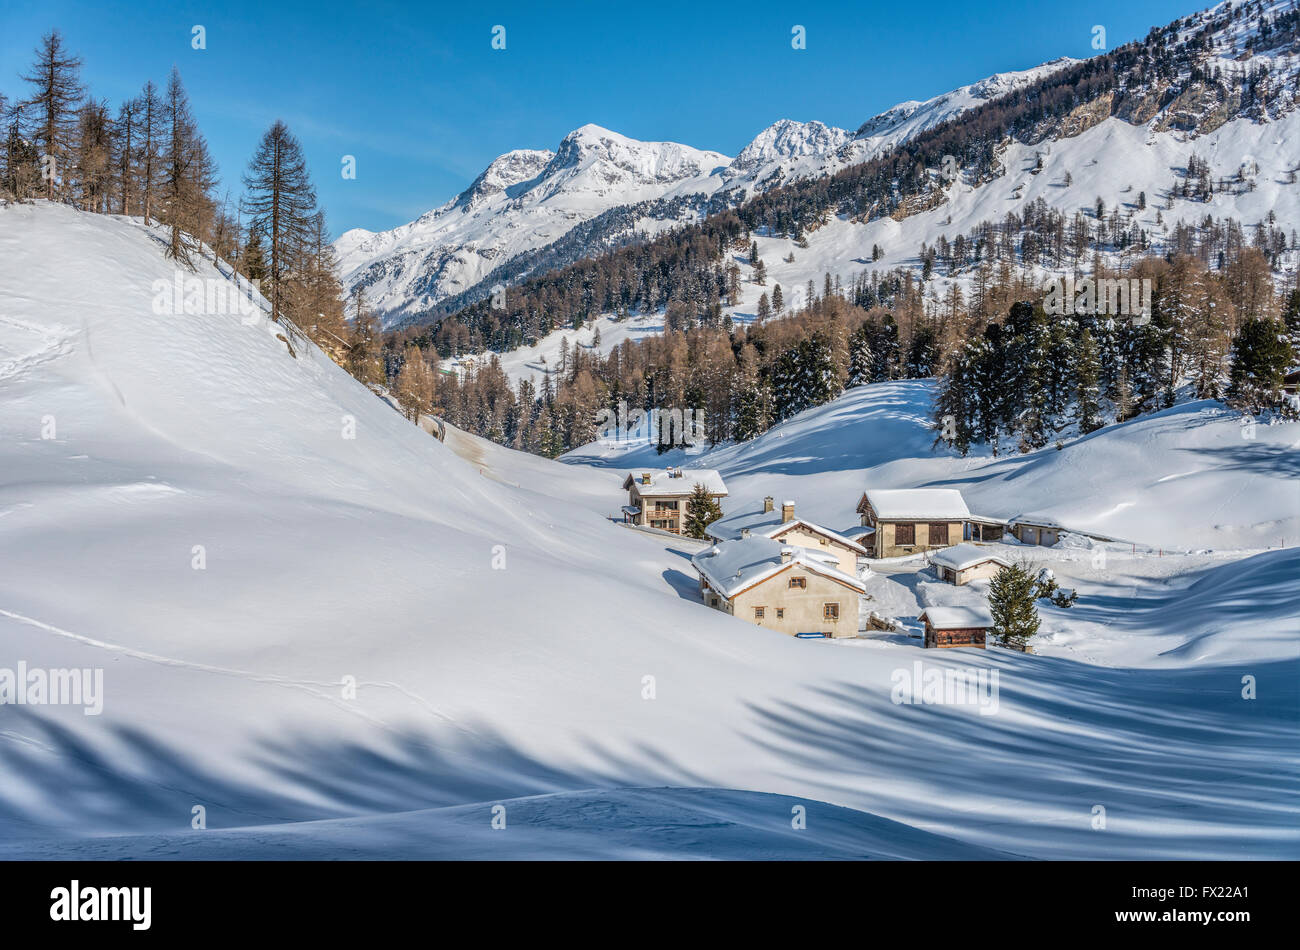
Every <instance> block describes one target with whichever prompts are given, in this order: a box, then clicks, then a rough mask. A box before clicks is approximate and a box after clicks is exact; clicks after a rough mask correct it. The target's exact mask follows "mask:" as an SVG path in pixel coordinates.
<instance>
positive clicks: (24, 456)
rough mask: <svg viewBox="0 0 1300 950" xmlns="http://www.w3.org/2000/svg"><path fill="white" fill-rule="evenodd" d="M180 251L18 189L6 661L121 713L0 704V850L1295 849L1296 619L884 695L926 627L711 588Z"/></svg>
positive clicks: (1257, 575) (1251, 582) (1206, 599)
mask: <svg viewBox="0 0 1300 950" xmlns="http://www.w3.org/2000/svg"><path fill="white" fill-rule="evenodd" d="M181 276H182V277H183V278H185V277H197V278H201V279H208V280H214V281H221V280H222V279H223V278H222V276H221V275H220V274H218V273H217V272H216V271H215V270H214V269H213V268H212V266H211V265H210V264H208V263H201V264H199V265H198V269H197V271H196V273H195V274H182V275H181ZM175 277H176V272H175V270H174V268H173V266H172V265H171V264H170V263H169V262H168V261H167V260H166V259H165V258H164V256H163V244H162V243H161V242H160V241H159V240H158V237H157V236H156V235H155V234H152V233H150V232H149V231H147V230H146V229H144V228H143V227H142V226H141V225H140V224H139V222H138V221H132V220H127V219H121V218H109V217H104V216H96V215H85V214H80V213H77V212H74V211H72V210H70V209H68V208H66V207H60V206H51V205H47V204H44V203H37V204H36V205H30V206H21V207H5V208H0V565H2V566H3V570H0V669H5V670H15V669H17V668H18V667H19V664H26V666H27V668H28V669H36V668H40V669H55V670H58V669H83V668H84V669H91V670H94V669H98V670H101V671H102V675H103V695H102V700H103V707H102V713H101V714H100V715H86V714H85V712H84V710H83V708H82V707H81V706H80V705H75V704H69V705H49V704H40V703H36V704H29V705H12V704H8V703H6V704H0V840H3V841H4V842H5V844H4V847H3V852H4V853H5V854H8V855H11V856H24V857H32V856H64V857H68V856H113V857H128V856H147V855H150V854H155V855H156V854H166V855H186V854H193V855H195V856H219V855H222V854H230V853H239V854H249V855H250V856H269V855H272V854H280V855H288V854H295V855H308V856H317V857H319V856H327V855H330V856H332V855H339V854H365V855H368V856H375V857H383V856H403V857H415V856H442V857H457V856H464V857H470V856H484V855H487V854H489V853H491V854H495V855H502V856H506V855H508V856H520V857H523V856H537V855H539V854H555V855H577V854H579V853H581V854H583V855H600V856H607V857H628V856H638V855H642V854H650V855H656V856H667V855H671V856H694V855H710V854H714V855H720V856H723V855H735V854H738V853H740V852H741V851H744V850H745V849H747V848H749V847H751V846H752V847H754V848H757V849H759V853H760V854H762V855H764V856H785V857H796V856H799V857H804V856H822V857H824V856H831V855H844V854H848V853H852V854H854V855H857V856H862V855H876V856H882V857H884V856H889V857H908V856H910V857H923V856H934V855H935V854H937V853H943V854H945V855H947V856H969V855H974V854H990V853H996V854H1014V855H1032V856H1079V857H1107V856H1110V857H1118V856H1127V857H1139V856H1141V857H1161V856H1166V855H1169V856H1175V855H1177V856H1198V857H1229V856H1251V857H1260V856H1273V857H1283V856H1291V857H1294V856H1296V854H1297V853H1298V851H1300V840H1298V837H1300V836H1298V835H1297V832H1296V829H1295V823H1294V813H1293V811H1292V810H1291V809H1292V807H1293V802H1294V796H1295V793H1296V790H1297V787H1298V785H1300V782H1298V776H1300V763H1297V761H1296V755H1295V749H1296V747H1297V741H1296V739H1297V737H1296V732H1295V704H1296V700H1297V696H1296V683H1297V681H1298V678H1297V676H1296V675H1295V674H1296V661H1295V657H1294V653H1293V652H1292V648H1293V642H1292V641H1287V640H1285V639H1284V640H1283V642H1282V643H1280V644H1279V643H1271V644H1266V643H1263V642H1260V641H1250V640H1245V641H1243V644H1244V646H1243V647H1242V648H1241V649H1238V650H1235V651H1234V652H1232V653H1231V655H1230V657H1223V656H1217V657H1216V656H1207V657H1204V658H1200V657H1199V654H1198V655H1197V656H1189V657H1187V658H1185V659H1184V660H1183V661H1180V662H1179V663H1178V665H1176V666H1175V667H1173V668H1170V667H1169V664H1168V663H1167V662H1166V661H1163V660H1162V661H1160V662H1154V652H1153V651H1154V650H1155V649H1157V648H1158V649H1159V650H1161V651H1163V650H1166V649H1167V648H1168V646H1169V643H1168V642H1167V641H1164V640H1163V639H1161V635H1162V634H1163V633H1164V632H1166V631H1164V630H1163V628H1160V629H1156V628H1150V627H1146V626H1143V627H1140V628H1137V629H1134V630H1132V631H1130V633H1131V639H1132V641H1133V643H1134V646H1132V647H1131V648H1130V649H1129V651H1128V655H1129V656H1131V657H1133V658H1134V660H1133V662H1132V663H1129V664H1127V665H1126V666H1125V667H1124V668H1118V667H1107V666H1103V665H1098V664H1095V663H1092V664H1089V663H1083V662H1079V661H1077V660H1074V659H1070V658H1069V657H1053V656H1043V657H1030V656H1022V655H1020V654H1013V653H1006V652H1004V651H996V650H990V651H988V653H987V654H978V655H958V654H964V651H946V652H947V653H948V654H950V655H945V656H942V657H931V656H929V655H926V656H925V657H924V663H925V666H926V667H927V668H934V669H938V670H944V669H962V668H967V667H972V666H975V667H979V668H984V669H988V670H997V671H998V672H999V674H1000V677H1001V684H1002V685H1001V690H1000V693H999V696H998V704H997V709H996V711H994V712H992V714H988V715H985V714H983V713H981V712H980V711H977V710H976V709H974V708H972V707H969V706H953V705H948V706H933V705H906V704H901V705H900V704H898V703H896V702H895V701H894V699H893V698H891V696H892V694H893V692H894V686H895V674H897V673H898V671H899V670H910V669H911V668H912V664H913V663H914V662H917V661H919V660H921V659H922V657H921V655H920V653H919V651H917V650H916V649H915V648H914V647H913V646H912V645H910V644H907V643H890V642H884V641H860V642H859V641H853V643H854V644H855V647H856V648H855V647H839V646H836V645H833V644H822V643H809V642H803V641H797V640H793V639H791V638H787V637H784V636H781V635H779V634H772V633H767V632H765V631H762V630H759V629H757V628H755V627H753V626H751V625H749V624H747V623H744V622H742V621H739V620H737V619H735V618H731V617H727V616H725V615H723V614H721V613H719V612H717V611H712V610H709V609H707V608H705V607H704V606H703V605H702V604H700V602H699V600H698V597H697V595H696V587H695V579H694V577H693V576H692V574H691V571H690V567H689V556H690V554H691V553H692V550H693V549H692V548H691V547H690V545H689V544H688V543H687V542H685V541H681V542H679V541H677V540H676V539H663V538H658V537H654V536H652V535H648V534H644V533H641V532H636V531H631V530H628V529H626V528H623V527H620V526H618V525H615V524H612V523H610V522H609V521H608V520H606V519H604V518H602V517H601V516H600V515H599V514H598V513H597V511H596V510H594V509H595V505H596V501H597V499H604V498H610V497H611V496H612V498H613V501H612V502H610V503H609V507H610V508H613V507H615V506H616V505H617V503H618V501H617V498H618V495H619V492H618V490H617V487H616V482H617V479H616V478H615V477H614V476H612V474H611V473H610V472H609V471H608V470H603V469H599V468H593V467H590V466H583V465H564V464H559V463H555V462H550V461H546V460H543V459H538V458H533V457H525V456H520V455H519V454H517V453H513V452H510V451H508V450H505V449H501V448H499V447H496V446H487V445H486V444H484V443H482V442H481V441H479V440H474V439H472V438H470V437H468V436H463V435H460V434H455V433H453V434H450V435H449V436H448V440H447V442H446V443H440V442H438V441H437V440H435V439H432V438H430V437H429V436H427V435H425V434H424V433H423V432H421V431H420V430H419V429H418V428H416V427H415V426H412V425H410V424H408V423H406V422H405V421H404V420H403V419H402V418H401V417H400V416H399V415H398V414H397V413H395V412H393V411H392V410H391V409H389V408H388V407H387V405H386V404H385V403H383V402H382V401H381V400H379V399H377V398H375V397H374V396H373V395H372V394H370V393H369V392H368V391H367V390H366V389H364V388H363V387H362V386H360V385H358V384H357V383H356V382H354V381H353V380H352V379H351V378H349V377H348V376H347V375H346V374H345V373H343V372H342V371H341V370H339V369H338V368H336V367H335V366H333V365H332V364H331V363H330V362H329V361H328V360H327V359H326V358H325V357H323V356H322V355H321V354H319V353H318V352H317V351H315V350H314V349H313V348H311V347H310V346H304V345H302V344H301V343H299V344H297V345H296V346H295V354H296V355H293V354H291V353H290V352H289V348H288V346H287V345H286V343H285V341H282V340H281V339H279V334H280V333H282V332H283V328H280V327H277V326H276V325H274V324H271V323H268V322H266V321H261V322H253V321H246V320H241V318H240V317H238V316H234V315H230V314H223V313H195V314H184V313H180V314H169V313H166V312H157V311H156V309H155V294H156V288H155V287H154V284H155V282H156V281H161V282H162V283H163V286H167V285H169V284H170V283H171V282H172V281H173V280H174V279H175ZM286 336H287V338H288V339H290V341H292V337H291V336H288V335H286ZM824 448H825V451H824V453H823V455H824V456H825V458H824V459H822V460H821V461H813V460H811V459H810V458H802V459H801V458H798V457H792V458H791V459H790V460H789V461H788V463H786V467H787V470H786V472H785V474H786V475H787V476H793V475H795V474H797V473H798V470H799V469H800V468H803V469H804V470H805V471H807V472H810V473H811V472H813V471H815V470H816V469H817V467H818V466H820V467H821V469H822V470H823V471H826V470H829V469H830V468H831V467H832V466H833V465H834V464H835V462H836V459H835V448H834V442H833V441H832V442H831V443H830V445H829V446H827V447H824ZM811 450H812V445H811V444H809V445H808V447H807V451H809V452H811ZM846 454H847V453H846ZM771 464H772V465H774V466H775V465H778V464H780V463H778V462H777V461H776V459H775V458H773V460H772V462H771ZM740 481H741V482H742V483H743V481H744V479H743V478H741V479H740ZM809 484H810V485H811V484H813V482H809ZM742 487H743V488H744V490H745V492H746V493H751V494H752V493H754V492H756V491H757V490H759V488H760V485H759V482H758V481H757V480H755V481H753V482H751V483H749V484H742ZM792 493H793V494H794V495H795V497H796V498H807V497H808V495H807V493H806V492H804V491H801V490H800V489H799V488H798V486H797V485H796V486H793V487H792ZM746 497H748V495H746ZM1275 553H1276V552H1275ZM1261 557H1268V555H1261ZM1289 563H1290V562H1288V564H1281V565H1278V566H1276V567H1275V568H1272V569H1270V570H1266V571H1258V572H1254V571H1243V573H1242V575H1241V578H1240V581H1239V582H1238V581H1232V582H1231V583H1229V584H1228V585H1227V586H1228V587H1230V588H1231V589H1232V590H1234V591H1235V592H1236V593H1234V595H1233V596H1239V597H1244V598H1248V597H1250V596H1251V590H1252V589H1256V588H1257V589H1258V590H1259V591H1260V592H1261V593H1263V592H1266V591H1274V590H1276V577H1277V576H1278V573H1279V572H1280V571H1282V570H1285V569H1286V568H1287V567H1288V566H1289ZM1234 585H1239V586H1234ZM1198 590H1199V591H1200V592H1199V593H1198V592H1192V593H1191V594H1190V595H1189V596H1191V597H1194V598H1196V599H1195V600H1193V601H1192V602H1193V603H1194V604H1205V605H1217V606H1216V607H1215V609H1224V608H1225V607H1226V606H1227V605H1228V604H1229V600H1227V599H1225V596H1224V593H1223V590H1222V585H1214V584H1213V583H1210V584H1208V585H1207V586H1206V587H1203V588H1198ZM1098 600H1099V601H1100V598H1098ZM1130 606H1131V603H1130V602H1128V601H1126V600H1123V599H1122V598H1116V600H1115V601H1114V602H1113V604H1112V606H1111V608H1110V609H1112V610H1113V611H1114V612H1115V614H1116V615H1117V616H1118V615H1122V614H1124V613H1126V612H1127V611H1128V608H1129V607H1130ZM1290 609H1291V605H1290V604H1289V603H1288V602H1287V601H1285V600H1279V599H1277V598H1276V597H1263V596H1261V597H1259V598H1258V599H1257V607H1256V608H1255V612H1254V614H1253V615H1252V620H1253V622H1255V623H1256V624H1257V625H1260V626H1263V627H1278V628H1282V629H1285V627H1283V625H1284V624H1285V623H1286V622H1287V618H1288V617H1289V616H1290V614H1289V611H1290ZM1167 615H1168V611H1154V612H1152V615H1151V616H1152V620H1151V622H1152V623H1153V624H1154V623H1163V622H1164V620H1163V619H1162V618H1164V617H1166V616H1167ZM1176 619H1177V618H1175V620H1176ZM1229 626H1230V627H1231V629H1232V630H1236V629H1238V628H1237V627H1235V626H1232V625H1229ZM1148 634H1150V635H1152V640H1153V643H1154V642H1155V640H1157V639H1159V640H1160V641H1161V642H1159V643H1158V644H1155V645H1154V646H1153V647H1152V648H1151V649H1150V650H1147V652H1146V653H1144V652H1143V651H1144V649H1145V646H1144V645H1145V642H1146V641H1145V639H1144V638H1145V637H1146V635H1148ZM1144 656H1149V657H1152V659H1153V661H1152V662H1145V661H1143V659H1142V658H1143V657H1144ZM1243 670H1245V671H1248V672H1250V673H1251V674H1252V675H1255V676H1257V677H1258V678H1259V680H1260V682H1261V684H1266V685H1267V688H1264V686H1263V685H1262V686H1261V689H1260V698H1259V700H1258V701H1256V702H1253V703H1250V704H1245V703H1242V702H1241V701H1240V700H1239V699H1238V698H1237V693H1236V688H1237V687H1236V686H1235V684H1236V683H1237V682H1239V680H1240V675H1241V672H1242V671H1243ZM354 686H355V691H353V687H354ZM1247 705H1249V707H1250V708H1249V709H1245V708H1243V707H1245V706H1247ZM953 762H960V763H962V768H961V769H960V770H958V771H956V772H954V770H953V768H952V767H951V763H953ZM1262 773H1266V774H1267V775H1268V776H1269V778H1268V780H1267V781H1261V780H1260V778H1259V776H1260V775H1261V774H1262ZM637 789H650V790H651V791H648V792H642V791H636V790H637ZM688 789H699V790H701V791H699V792H689V791H685V790H688ZM742 792H744V793H755V794H753V795H745V794H741V793H742ZM535 796H546V797H544V798H540V799H539V798H536V797H535ZM792 799H794V800H797V802H795V803H796V804H797V803H804V802H807V803H809V816H810V820H812V821H814V822H818V823H819V824H818V830H817V831H816V832H808V836H807V837H799V835H798V833H794V832H793V829H791V825H790V818H791V808H792V807H793V805H792ZM1098 802H1104V803H1105V804H1106V806H1107V808H1108V809H1109V811H1110V813H1111V815H1112V819H1111V822H1110V826H1109V827H1110V830H1108V831H1107V832H1106V833H1105V834H1104V835H1099V834H1098V833H1097V832H1095V831H1093V830H1092V828H1091V815H1092V812H1091V809H1092V807H1093V805H1094V804H1096V803H1098ZM818 803H826V804H825V805H821V804H818ZM494 804H504V805H505V806H506V810H507V816H508V826H507V829H506V830H504V831H500V832H489V831H488V829H489V828H490V824H489V823H490V822H491V820H492V817H493V814H492V810H491V809H492V806H493V805H494ZM196 806H202V807H203V808H204V809H206V822H207V831H206V833H205V836H203V837H199V836H197V835H196V834H191V833H190V832H191V830H192V829H191V822H192V820H193V818H194V814H195V813H194V809H195V807H196ZM832 806H835V807H832ZM843 809H852V810H853V811H852V812H845V811H843ZM889 822H896V823H899V824H901V825H904V826H907V827H906V828H899V827H897V826H896V825H892V824H889ZM668 826H671V827H668ZM236 829H239V830H238V831H236ZM683 829H684V830H683ZM489 834H492V835H495V836H496V837H491V838H489V837H487V836H488V835H489Z"/></svg>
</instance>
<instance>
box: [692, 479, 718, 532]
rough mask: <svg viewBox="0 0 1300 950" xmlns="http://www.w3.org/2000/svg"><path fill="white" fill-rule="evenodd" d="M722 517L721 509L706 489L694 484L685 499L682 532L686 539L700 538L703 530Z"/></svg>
mask: <svg viewBox="0 0 1300 950" xmlns="http://www.w3.org/2000/svg"><path fill="white" fill-rule="evenodd" d="M721 517H722V508H721V507H720V506H719V505H718V503H717V501H716V500H715V499H714V497H713V496H712V495H710V494H709V490H708V488H707V487H705V486H704V485H701V484H696V485H695V487H694V488H692V489H691V494H690V497H689V498H687V499H686V517H685V519H684V520H683V522H682V531H683V532H684V533H685V534H686V536H687V537H691V538H702V537H704V529H705V528H707V527H708V526H709V525H711V524H713V522H715V521H717V520H718V519H719V518H721Z"/></svg>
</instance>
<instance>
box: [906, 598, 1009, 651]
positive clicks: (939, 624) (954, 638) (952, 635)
mask: <svg viewBox="0 0 1300 950" xmlns="http://www.w3.org/2000/svg"><path fill="white" fill-rule="evenodd" d="M917 619H919V620H920V621H921V622H922V623H924V624H925V646H926V649H941V650H942V649H949V648H952V647H974V648H975V649H977V650H983V649H984V648H985V643H986V641H987V639H988V632H989V630H990V629H992V627H993V617H992V616H990V614H989V612H988V611H987V610H985V609H983V608H980V607H927V608H925V610H923V611H921V616H920V617H918V618H917Z"/></svg>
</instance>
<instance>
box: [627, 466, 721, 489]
mask: <svg viewBox="0 0 1300 950" xmlns="http://www.w3.org/2000/svg"><path fill="white" fill-rule="evenodd" d="M645 475H649V476H650V484H648V485H643V484H642V483H641V479H642V476H645ZM696 485H703V486H704V487H705V488H707V489H708V490H709V494H710V495H725V494H727V486H726V484H725V483H724V482H723V481H722V476H721V475H719V474H718V470H717V469H714V468H661V469H659V470H658V471H655V470H653V469H648V468H638V469H633V470H632V471H630V472H628V473H627V475H626V476H625V477H624V478H623V488H624V490H627V489H630V488H632V487H634V486H635V487H636V489H637V490H638V491H639V492H640V493H641V494H642V495H651V496H661V495H682V496H685V495H689V494H690V493H691V492H693V491H694V490H695V486H696Z"/></svg>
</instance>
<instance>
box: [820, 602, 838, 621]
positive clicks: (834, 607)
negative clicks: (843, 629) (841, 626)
mask: <svg viewBox="0 0 1300 950" xmlns="http://www.w3.org/2000/svg"><path fill="white" fill-rule="evenodd" d="M822 619H823V620H839V619H840V605H839V604H823V605H822Z"/></svg>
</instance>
